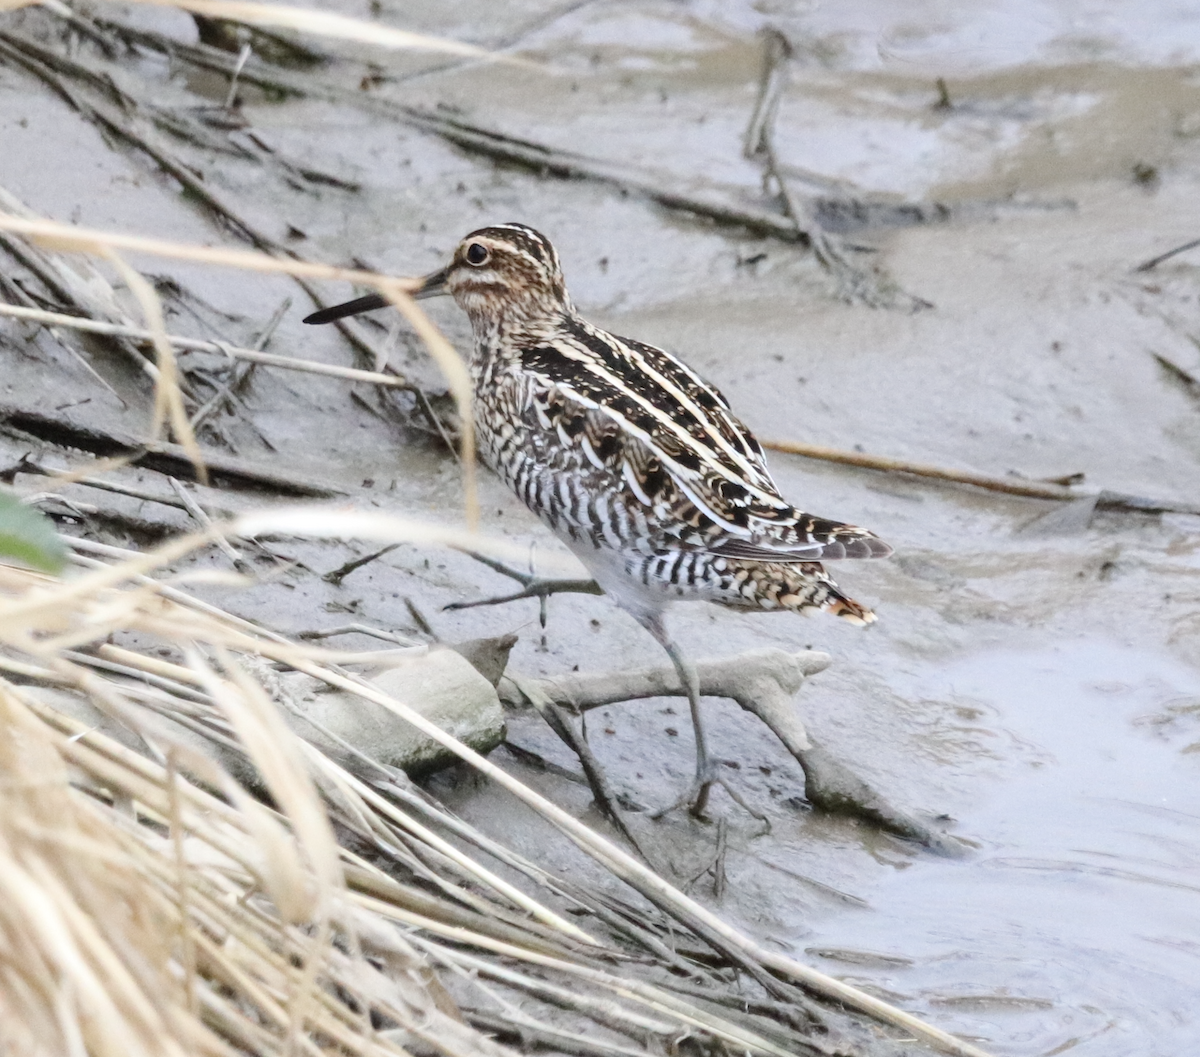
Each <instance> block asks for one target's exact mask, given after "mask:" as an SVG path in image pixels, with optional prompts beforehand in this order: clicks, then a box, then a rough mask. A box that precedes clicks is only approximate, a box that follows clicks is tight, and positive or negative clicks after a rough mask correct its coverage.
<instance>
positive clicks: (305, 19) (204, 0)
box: [133, 0, 511, 61]
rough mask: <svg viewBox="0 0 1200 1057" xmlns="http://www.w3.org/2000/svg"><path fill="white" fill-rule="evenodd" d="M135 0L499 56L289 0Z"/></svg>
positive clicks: (404, 46) (387, 42) (323, 32)
mask: <svg viewBox="0 0 1200 1057" xmlns="http://www.w3.org/2000/svg"><path fill="white" fill-rule="evenodd" d="M133 2H134V3H143V4H151V5H154V6H158V7H178V8H182V9H183V10H184V11H190V12H191V13H192V14H194V15H202V16H203V17H205V18H221V19H227V20H228V21H231V22H243V23H245V24H246V25H248V26H266V27H270V28H273V29H295V30H300V31H301V32H303V33H312V34H314V35H316V36H320V37H332V38H335V39H338V40H351V41H355V42H357V43H359V44H371V45H373V46H375V47H379V48H394V49H401V50H416V51H436V52H442V53H443V54H447V55H462V56H465V57H466V58H470V59H490V58H496V57H497V56H493V55H492V53H491V52H489V51H488V50H487V49H485V48H478V47H476V46H475V45H473V44H462V43H459V42H458V41H455V40H448V39H446V38H445V37H432V36H429V35H428V34H425V33H411V32H409V31H408V30H403V29H394V28H393V27H391V26H385V25H380V24H379V23H378V22H364V21H362V20H361V19H357V18H347V17H346V16H345V15H337V14H333V13H332V12H329V11H314V10H313V9H311V8H302V7H291V6H289V5H287V4H255V3H245V2H242V0H133ZM510 61H511V60H510Z"/></svg>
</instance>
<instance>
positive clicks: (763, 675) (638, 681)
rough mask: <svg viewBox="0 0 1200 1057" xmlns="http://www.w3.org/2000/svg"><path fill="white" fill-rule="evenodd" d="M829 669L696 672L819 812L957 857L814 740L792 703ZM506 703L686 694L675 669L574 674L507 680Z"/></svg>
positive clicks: (757, 656) (795, 665) (778, 662)
mask: <svg viewBox="0 0 1200 1057" xmlns="http://www.w3.org/2000/svg"><path fill="white" fill-rule="evenodd" d="M828 664H829V656H828V654H824V653H814V652H811V651H801V652H799V653H795V654H791V653H787V652H785V651H783V650H778V649H762V650H750V651H747V652H746V653H741V654H738V655H737V656H734V657H725V658H721V659H720V660H704V661H700V662H699V663H698V664H697V665H696V674H697V676H698V678H699V680H700V693H701V694H702V695H704V696H708V697H727V698H730V699H732V700H734V701H736V702H737V703H738V704H739V705H740V706H741V707H742V708H744V709H745V710H746V711H747V712H751V713H753V714H754V715H756V716H758V718H759V719H761V720H762V721H763V722H764V723H765V724H766V725H767V726H768V727H769V728H770V729H771V731H772V733H774V734H775V736H776V737H777V738H778V739H779V740H780V741H781V742H782V743H783V746H784V748H786V749H787V750H788V752H789V753H791V755H792V756H793V757H794V758H795V759H796V761H797V762H798V763H799V764H800V766H801V767H802V768H804V778H805V795H806V796H807V797H808V799H809V801H810V802H812V803H813V804H814V805H815V806H818V807H821V808H823V809H824V810H826V811H830V812H832V813H836V814H848V815H853V816H856V817H858V818H863V819H867V820H868V821H870V822H872V823H873V824H874V825H877V826H879V827H880V828H881V829H884V830H886V831H887V832H889V833H894V834H896V835H897V836H901V837H904V838H906V839H908V840H915V841H918V842H920V843H921V844H923V845H925V846H926V847H928V848H931V849H934V850H937V851H941V852H945V853H953V852H955V851H956V848H955V846H954V845H953V844H951V843H949V842H948V841H947V840H946V838H944V837H943V836H942V835H941V834H939V833H937V832H936V831H935V830H933V829H932V828H931V827H929V826H927V825H925V824H924V823H923V822H921V821H920V820H918V819H916V818H914V817H912V816H911V815H908V814H906V813H905V812H903V811H900V810H898V809H896V808H894V807H892V805H890V804H889V803H888V802H887V801H886V800H884V799H883V797H881V796H880V795H879V794H878V793H877V792H876V791H875V790H874V789H872V788H871V787H870V786H869V785H868V784H867V783H866V782H864V781H862V780H861V779H860V778H858V777H857V776H856V775H854V774H853V773H852V772H851V771H850V770H849V769H848V768H846V767H845V765H843V764H841V763H840V762H839V761H838V760H836V759H834V758H833V757H832V756H831V755H830V754H829V753H828V752H827V751H825V750H824V749H823V748H821V747H820V746H819V745H814V744H813V743H812V741H811V740H810V739H809V737H808V733H807V731H806V730H805V729H804V724H803V723H802V722H801V720H800V717H799V715H798V714H797V710H796V707H795V705H794V704H793V703H792V698H793V697H794V696H795V695H796V692H797V691H798V690H799V689H800V687H801V685H802V684H803V682H804V680H805V679H807V678H808V677H809V676H810V675H815V674H816V673H817V672H820V671H823V670H824V669H825V668H826V667H827V666H828ZM499 691H500V697H501V700H503V701H505V702H506V703H508V704H510V705H516V706H521V705H524V704H526V703H532V697H531V696H530V695H532V694H538V695H541V696H543V697H544V698H547V699H549V700H550V701H554V702H557V703H559V704H563V705H567V706H569V707H572V708H575V709H578V710H579V711H581V712H587V711H589V710H590V709H593V708H600V707H601V706H604V705H612V704H616V703H618V702H622V701H636V700H641V699H644V698H648V697H679V696H682V695H683V694H684V690H683V687H682V685H681V684H680V682H679V676H678V674H677V673H676V672H675V670H674V669H673V668H665V667H656V668H637V669H632V670H623V671H615V672H589V673H576V672H572V673H568V674H563V675H558V676H555V677H553V678H546V679H524V678H513V677H511V676H506V677H505V678H504V679H501V681H500V686H499Z"/></svg>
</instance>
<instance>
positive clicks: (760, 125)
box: [743, 28, 933, 312]
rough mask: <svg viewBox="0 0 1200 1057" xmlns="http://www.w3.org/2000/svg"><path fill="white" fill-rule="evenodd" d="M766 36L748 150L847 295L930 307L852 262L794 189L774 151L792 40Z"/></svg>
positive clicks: (773, 33)
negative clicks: (759, 162) (776, 122)
mask: <svg viewBox="0 0 1200 1057" xmlns="http://www.w3.org/2000/svg"><path fill="white" fill-rule="evenodd" d="M763 37H764V49H765V50H764V55H763V70H762V76H761V78H760V80H759V87H758V99H757V101H756V103H755V105H754V111H753V113H752V114H751V116H750V123H749V125H748V126H747V128H746V134H745V138H744V140H743V153H744V155H745V156H746V157H747V158H749V159H751V160H754V159H761V160H762V162H763V165H764V170H765V173H764V175H765V177H766V179H765V180H764V182H767V181H773V182H774V183H775V185H776V186H777V187H778V188H779V192H780V194H781V195H782V196H783V206H784V213H785V214H786V215H787V217H788V218H789V220H790V221H791V223H792V225H793V226H794V228H795V230H796V234H797V238H798V239H802V240H803V241H805V242H807V243H808V245H809V246H810V247H811V248H812V251H813V254H814V256H816V258H817V260H818V261H819V262H820V264H821V266H822V267H824V268H825V270H826V271H828V272H829V273H830V275H832V276H833V277H834V279H835V280H836V281H837V284H838V289H839V292H840V295H841V297H842V298H843V299H845V300H847V301H861V302H862V303H863V304H865V305H869V306H870V307H872V308H895V307H904V308H907V309H908V310H909V311H910V312H915V311H917V310H918V309H922V308H932V307H933V306H932V305H931V304H930V303H929V302H928V301H925V300H923V299H922V298H919V297H913V296H912V295H911V294H906V293H904V292H903V291H902V290H900V289H899V287H897V286H896V284H895V283H893V282H891V281H890V280H888V279H886V278H884V277H883V276H881V275H879V274H877V273H874V272H870V271H866V270H864V269H862V268H859V267H857V266H856V265H854V264H853V263H851V261H850V260H849V258H848V257H847V256H846V251H845V249H844V248H843V247H842V245H841V244H840V242H839V240H838V239H836V238H834V237H833V236H832V235H830V234H829V233H828V232H826V231H825V230H823V229H822V227H821V225H820V223H819V222H818V221H817V219H816V217H815V216H814V213H813V210H812V208H811V207H810V206H809V204H808V203H806V202H803V201H801V199H800V198H799V197H798V196H797V195H796V194H795V193H794V192H793V191H792V188H791V186H790V184H789V182H788V180H787V178H786V176H785V175H784V173H783V171H782V169H781V168H780V165H779V159H778V156H777V154H776V151H775V120H776V117H777V116H778V113H779V104H780V101H781V100H782V98H783V92H784V90H785V89H786V88H787V83H788V72H789V69H790V65H791V60H792V54H793V52H792V45H791V42H790V41H789V40H788V39H787V37H785V36H784V35H783V34H782V33H780V32H779V30H777V29H770V28H769V29H767V30H765V31H764V34H763Z"/></svg>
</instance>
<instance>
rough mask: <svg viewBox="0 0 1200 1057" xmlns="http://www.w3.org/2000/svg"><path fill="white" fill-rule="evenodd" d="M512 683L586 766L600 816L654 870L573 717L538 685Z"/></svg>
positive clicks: (583, 765) (522, 682)
mask: <svg viewBox="0 0 1200 1057" xmlns="http://www.w3.org/2000/svg"><path fill="white" fill-rule="evenodd" d="M513 682H514V683H515V684H516V685H517V686H519V687H520V688H521V694H522V696H523V697H524V699H525V701H526V702H528V703H529V704H530V705H532V706H533V707H534V708H535V709H537V712H538V714H539V715H540V716H541V717H542V719H544V720H545V721H546V725H547V726H548V727H549V728H550V729H551V730H552V731H554V733H555V734H557V735H558V737H559V738H560V739H561V741H562V742H563V744H564V745H566V746H567V748H569V749H570V750H571V751H572V752H573V753H575V755H576V756H578V757H579V763H580V765H581V766H582V767H583V773H584V774H585V775H586V776H587V781H588V785H589V786H590V787H591V790H592V798H593V800H594V801H595V803H596V806H597V807H598V808H599V809H600V811H601V813H602V814H604V815H605V817H607V818H608V820H609V821H610V822H611V823H612V824H613V825H614V826H616V828H617V829H618V830H619V831H620V833H621V835H622V836H623V837H624V838H625V839H626V840H627V841H629V843H630V844H631V845H632V846H633V848H634V850H635V851H636V852H637V853H638V855H639V856H641V858H642V859H643V860H644V861H645V862H647V863H649V864H650V865H651V866H652V867H653V866H654V863H653V862H652V861H651V860H650V859H649V858H648V857H647V855H646V852H645V850H644V849H643V848H642V846H641V845H640V844H639V843H638V840H637V837H635V836H634V834H633V831H632V830H631V829H630V828H629V826H628V825H626V823H625V819H624V818H623V817H622V815H621V811H620V809H619V808H618V807H617V799H616V796H615V795H614V794H613V792H612V790H611V788H610V787H609V784H608V778H607V776H606V775H605V773H604V768H603V767H602V766H601V764H600V761H599V760H597V759H596V754H595V753H593V752H592V749H591V746H589V745H588V743H587V740H586V739H585V738H583V737H581V736H580V734H579V732H578V731H577V730H576V729H575V726H574V724H573V723H572V722H571V720H570V718H569V717H567V716H566V715H564V714H563V712H564V709H562V708H561V707H560V706H559V703H558V702H556V701H554V700H553V699H552V698H551V697H550V696H549V695H547V694H546V693H545V692H544V691H543V690H542V689H541V687H540V686H538V685H537V684H536V683H534V682H525V681H524V680H522V679H520V678H514V679H513Z"/></svg>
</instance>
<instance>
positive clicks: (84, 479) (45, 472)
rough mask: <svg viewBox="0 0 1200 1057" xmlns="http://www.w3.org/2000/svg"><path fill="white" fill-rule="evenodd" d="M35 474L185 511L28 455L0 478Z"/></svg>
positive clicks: (173, 502) (225, 513)
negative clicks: (32, 458) (47, 463)
mask: <svg viewBox="0 0 1200 1057" xmlns="http://www.w3.org/2000/svg"><path fill="white" fill-rule="evenodd" d="M22 473H27V474H37V475H38V476H40V477H49V478H52V479H53V478H59V479H61V478H66V480H65V481H63V483H64V484H79V485H83V486H84V487H86V488H95V489H97V490H99V491H102V492H112V493H114V494H115V495H124V496H128V497H129V498H130V499H140V500H141V501H142V502H145V503H160V504H162V505H163V506H169V507H174V508H175V509H176V510H183V511H185V512H186V511H187V506H186V505H185V504H184V503H183V502H182V501H181V500H179V499H172V498H171V497H170V496H165V495H155V494H154V493H153V492H145V491H143V490H142V489H140V488H130V487H129V486H128V485H120V484H114V483H113V482H112V481H106V480H104V479H103V478H101V477H92V476H90V475H89V476H81V475H79V474H76V473H75V472H73V471H71V470H67V469H65V468H61V467H56V466H46V465H44V464H42V463H38V462H34V461H32V460H31V459H30V458H29V457H28V456H23V457H22V458H21V461H20V462H18V463H17V464H16V465H15V466H11V467H9V468H8V469H5V470H3V471H0V480H4V481H7V482H9V483H10V484H11V483H12V480H13V479H14V478H15V477H16V475H17V474H22ZM216 513H217V514H218V515H219V516H221V517H230V516H231V515H230V512H229V511H228V510H218V511H216Z"/></svg>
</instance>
